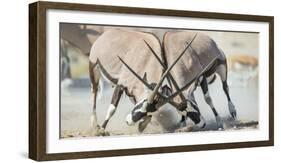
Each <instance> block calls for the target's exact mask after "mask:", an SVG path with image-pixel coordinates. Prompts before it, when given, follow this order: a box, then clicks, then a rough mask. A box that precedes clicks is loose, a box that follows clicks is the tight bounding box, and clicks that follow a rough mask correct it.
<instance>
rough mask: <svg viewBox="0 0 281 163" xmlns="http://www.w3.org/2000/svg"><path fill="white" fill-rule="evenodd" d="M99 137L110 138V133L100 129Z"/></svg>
mask: <svg viewBox="0 0 281 163" xmlns="http://www.w3.org/2000/svg"><path fill="white" fill-rule="evenodd" d="M97 136H110V134H109V132H108V131H105V129H104V128H100V129H99V130H98V135H97Z"/></svg>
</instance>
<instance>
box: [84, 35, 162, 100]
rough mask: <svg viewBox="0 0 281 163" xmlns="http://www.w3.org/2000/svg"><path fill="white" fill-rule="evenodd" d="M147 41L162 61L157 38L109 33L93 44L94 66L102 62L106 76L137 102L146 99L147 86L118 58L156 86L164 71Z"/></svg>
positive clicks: (92, 59)
mask: <svg viewBox="0 0 281 163" xmlns="http://www.w3.org/2000/svg"><path fill="white" fill-rule="evenodd" d="M144 40H145V41H146V42H147V43H148V44H149V45H150V46H151V47H152V48H153V50H154V51H155V52H156V53H157V55H158V56H159V58H162V57H161V45H160V42H159V40H158V39H157V38H156V37H155V36H153V35H152V34H149V33H143V32H136V31H129V30H128V31H127V30H108V31H106V32H104V33H103V34H102V35H101V36H100V37H99V38H98V39H97V40H96V42H95V43H94V44H93V46H92V49H91V52H90V57H89V59H90V61H91V62H92V63H96V62H97V60H99V62H100V64H102V66H103V67H104V69H105V71H107V74H109V75H110V76H111V77H112V78H114V79H117V81H118V83H117V84H119V85H122V86H123V87H125V88H126V89H127V93H128V94H129V95H133V96H134V97H135V99H136V101H139V100H141V99H142V98H144V97H145V96H146V94H147V92H146V91H145V89H144V88H145V87H144V85H143V84H142V82H141V81H139V80H138V79H137V78H136V77H135V76H134V75H133V74H132V73H131V72H130V71H129V70H128V68H127V67H125V66H124V65H123V64H122V62H121V61H120V59H119V58H118V56H119V57H120V58H122V59H123V60H124V61H125V62H126V63H127V64H128V65H129V66H130V67H131V68H132V69H133V70H134V71H135V72H136V73H137V74H138V75H139V76H144V74H145V73H146V74H147V81H148V82H149V83H157V82H158V81H159V79H160V78H161V75H162V73H163V72H162V71H163V70H162V67H161V66H160V64H159V63H158V62H157V60H156V59H155V57H154V56H153V54H152V52H151V50H150V49H149V48H148V46H147V45H146V44H145V42H144Z"/></svg>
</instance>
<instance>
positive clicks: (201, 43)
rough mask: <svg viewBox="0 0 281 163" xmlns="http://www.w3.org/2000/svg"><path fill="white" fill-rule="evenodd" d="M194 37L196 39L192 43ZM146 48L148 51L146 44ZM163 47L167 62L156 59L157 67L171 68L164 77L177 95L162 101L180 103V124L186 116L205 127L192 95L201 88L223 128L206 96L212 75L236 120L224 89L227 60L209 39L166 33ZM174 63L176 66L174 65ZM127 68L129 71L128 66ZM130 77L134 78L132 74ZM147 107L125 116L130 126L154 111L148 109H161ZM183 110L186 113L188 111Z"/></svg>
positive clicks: (153, 103) (202, 36)
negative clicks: (188, 45)
mask: <svg viewBox="0 0 281 163" xmlns="http://www.w3.org/2000/svg"><path fill="white" fill-rule="evenodd" d="M196 36H197V37H196ZM195 37H196V39H195V40H194V38H195ZM191 43H192V46H190V47H186V45H187V44H191ZM146 45H147V46H148V47H150V45H149V44H146ZM162 46H163V47H164V52H163V53H164V57H165V58H164V60H165V61H166V62H161V60H160V59H159V58H158V61H159V63H158V64H160V65H161V66H162V67H163V68H164V69H165V70H169V68H170V67H173V66H174V68H171V69H170V71H171V74H170V75H167V77H168V79H170V81H171V83H172V85H173V87H172V88H173V90H176V92H174V93H171V95H169V97H168V98H166V99H164V101H166V102H170V101H171V100H172V99H173V100H172V101H174V102H175V101H177V103H180V105H181V106H184V107H177V109H178V110H179V111H180V112H181V113H182V115H183V116H184V118H182V122H183V121H185V119H186V117H187V116H188V117H190V118H191V119H192V120H193V121H194V122H195V123H198V124H201V127H202V125H204V124H203V122H202V121H204V120H203V117H202V116H201V115H200V111H199V109H198V107H197V103H196V101H195V99H194V94H193V93H194V91H195V89H196V87H197V85H200V86H201V88H202V91H203V93H204V97H205V101H206V103H207V104H208V105H209V106H210V107H211V109H212V111H213V113H214V115H215V117H216V121H217V124H218V128H222V127H223V126H222V120H221V118H220V116H219V115H218V113H217V111H216V109H215V107H214V105H213V102H212V99H211V97H210V95H209V92H208V81H207V78H211V79H213V78H214V77H213V76H214V74H218V75H219V76H220V78H221V81H222V85H223V90H224V92H225V94H226V96H227V99H228V109H229V111H230V114H231V116H232V117H233V118H236V110H235V107H234V105H233V103H232V101H231V99H230V96H229V88H228V85H227V64H226V58H225V55H224V53H223V52H222V51H221V50H220V49H219V48H218V46H217V45H216V43H215V42H214V41H213V40H212V39H211V38H210V37H208V36H207V35H204V34H201V33H199V34H198V35H196V33H194V32H187V31H185V32H167V33H166V34H165V35H164V38H163V44H162ZM150 49H151V51H152V52H153V48H151V47H150ZM180 52H183V53H180ZM153 54H154V56H155V57H156V58H157V56H158V55H157V53H156V52H153ZM179 54H181V55H182V56H181V55H180V57H181V58H179ZM175 61H176V62H177V64H175ZM124 64H125V63H124ZM125 65H127V64H125ZM127 67H128V68H129V66H127ZM168 67H169V68H168ZM129 69H132V68H129ZM132 73H133V74H136V73H135V72H133V70H132ZM164 75H165V74H164ZM162 77H165V76H162ZM138 78H139V77H138ZM161 79H162V78H161ZM143 82H144V81H143ZM161 82H162V80H160V81H159V83H158V84H160V85H161ZM147 103H148V104H145V105H143V104H142V107H139V108H138V109H136V108H135V109H134V110H133V111H132V112H131V114H129V115H128V116H127V121H128V123H129V124H130V123H133V122H136V121H137V120H140V119H142V118H143V117H144V116H146V115H147V114H149V112H151V111H155V109H147V108H151V105H153V106H157V105H158V107H159V106H160V104H159V103H158V102H157V100H152V102H149V101H147ZM163 104H165V102H164V103H163V102H162V104H161V105H163ZM148 106H150V107H148ZM158 107H156V108H158ZM186 109H188V111H187V110H186ZM156 110H157V109H156ZM140 115H141V116H140ZM199 126H200V125H199Z"/></svg>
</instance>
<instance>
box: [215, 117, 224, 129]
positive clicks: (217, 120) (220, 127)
mask: <svg viewBox="0 0 281 163" xmlns="http://www.w3.org/2000/svg"><path fill="white" fill-rule="evenodd" d="M216 122H217V127H218V130H223V129H224V127H223V121H222V119H221V117H220V116H216Z"/></svg>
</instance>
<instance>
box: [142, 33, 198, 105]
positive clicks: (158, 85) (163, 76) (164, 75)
mask: <svg viewBox="0 0 281 163" xmlns="http://www.w3.org/2000/svg"><path fill="white" fill-rule="evenodd" d="M196 36H197V33H196V34H195V36H194V37H193V39H192V40H191V41H190V42H189V44H188V45H187V46H186V48H185V49H184V50H183V52H182V53H181V54H180V55H179V56H178V58H177V59H176V60H175V61H174V62H173V64H172V65H170V66H169V67H168V68H167V69H166V71H165V72H164V74H163V75H162V77H161V79H160V81H159V82H158V83H157V85H156V86H155V88H154V90H153V91H152V93H151V94H150V96H149V97H148V99H147V102H148V103H150V104H151V103H152V102H153V99H154V97H155V95H156V94H157V92H158V89H159V88H160V86H161V85H162V83H163V81H164V79H165V78H166V76H167V75H168V74H169V72H170V71H171V69H172V68H173V67H174V66H175V64H176V63H177V62H178V61H179V59H180V58H181V57H182V56H183V54H184V53H185V52H186V50H187V49H188V48H189V47H190V45H191V43H192V42H193V41H194V39H195V38H196Z"/></svg>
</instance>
